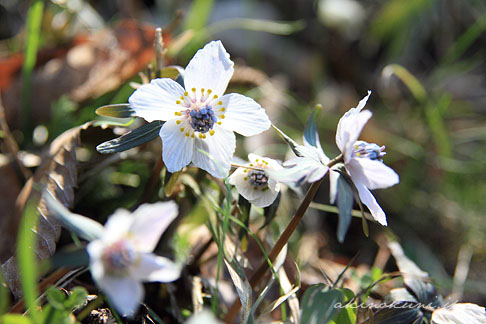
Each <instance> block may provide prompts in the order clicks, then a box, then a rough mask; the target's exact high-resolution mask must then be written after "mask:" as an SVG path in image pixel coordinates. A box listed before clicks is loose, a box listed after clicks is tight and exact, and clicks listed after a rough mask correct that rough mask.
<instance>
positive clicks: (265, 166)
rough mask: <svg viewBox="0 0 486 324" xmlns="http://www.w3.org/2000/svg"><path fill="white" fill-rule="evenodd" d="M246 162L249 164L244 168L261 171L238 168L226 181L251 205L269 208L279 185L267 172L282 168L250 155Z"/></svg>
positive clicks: (262, 158)
mask: <svg viewBox="0 0 486 324" xmlns="http://www.w3.org/2000/svg"><path fill="white" fill-rule="evenodd" d="M248 160H249V161H250V163H247V164H246V166H250V167H254V168H259V169H261V170H255V169H251V168H244V167H240V168H238V169H236V171H235V172H233V174H232V175H231V176H230V177H229V179H228V181H229V183H230V184H232V185H234V186H235V187H236V190H238V192H239V193H240V195H242V196H243V197H245V199H246V200H248V201H249V202H250V203H252V204H253V205H255V206H257V207H267V206H270V205H271V204H272V203H273V202H274V200H275V199H276V198H277V195H278V193H279V192H280V184H279V183H278V182H277V180H276V179H275V178H274V177H273V176H272V175H270V174H269V172H268V171H269V170H272V171H273V172H278V171H279V170H283V168H282V166H281V165H280V164H279V163H278V162H277V161H275V160H273V159H270V158H267V157H261V156H258V155H256V154H252V153H250V154H248Z"/></svg>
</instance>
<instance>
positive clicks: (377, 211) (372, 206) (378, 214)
mask: <svg viewBox="0 0 486 324" xmlns="http://www.w3.org/2000/svg"><path fill="white" fill-rule="evenodd" d="M353 180H354V179H353ZM354 185H355V186H356V189H358V193H359V199H360V200H361V202H362V203H363V204H365V205H366V206H367V207H368V209H369V210H370V212H371V215H372V216H373V218H374V219H375V220H376V221H377V222H378V223H380V224H381V225H383V226H386V225H387V222H386V215H385V212H384V211H383V209H381V207H380V205H378V203H377V202H376V199H375V197H373V194H372V193H371V192H370V191H369V190H368V189H367V188H366V187H365V185H364V184H361V183H359V182H356V181H354Z"/></svg>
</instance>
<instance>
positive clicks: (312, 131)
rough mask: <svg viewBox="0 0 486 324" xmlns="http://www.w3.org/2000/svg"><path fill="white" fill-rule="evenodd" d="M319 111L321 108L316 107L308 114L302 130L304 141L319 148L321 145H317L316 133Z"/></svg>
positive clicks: (317, 135) (319, 106) (317, 137)
mask: <svg viewBox="0 0 486 324" xmlns="http://www.w3.org/2000/svg"><path fill="white" fill-rule="evenodd" d="M321 110H322V106H321V105H316V107H315V108H314V110H313V111H312V113H311V114H310V116H309V119H308V120H307V124H306V125H305V129H304V141H306V142H307V143H309V144H310V145H312V146H314V147H320V146H321V144H320V143H319V132H318V131H317V119H318V117H319V113H320V112H321Z"/></svg>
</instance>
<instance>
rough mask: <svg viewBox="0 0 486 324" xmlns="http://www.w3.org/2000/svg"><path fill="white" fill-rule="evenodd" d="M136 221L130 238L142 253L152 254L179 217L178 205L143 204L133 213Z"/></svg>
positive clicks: (164, 203)
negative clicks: (163, 234) (161, 237)
mask: <svg viewBox="0 0 486 324" xmlns="http://www.w3.org/2000/svg"><path fill="white" fill-rule="evenodd" d="M133 217H135V220H134V222H133V224H132V226H131V227H130V234H131V235H130V238H133V240H134V241H135V242H136V246H137V250H138V251H140V252H152V251H153V250H154V249H155V246H156V245H157V243H158V242H159V239H160V236H161V235H162V233H163V232H164V231H165V230H166V229H167V227H168V226H169V225H170V223H171V222H172V221H173V220H174V218H176V217H177V205H176V203H175V202H173V201H167V202H158V203H155V204H143V205H141V206H140V207H138V208H137V210H135V211H134V212H133Z"/></svg>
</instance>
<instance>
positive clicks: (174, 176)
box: [164, 171, 182, 197]
mask: <svg viewBox="0 0 486 324" xmlns="http://www.w3.org/2000/svg"><path fill="white" fill-rule="evenodd" d="M181 173H182V171H178V172H174V173H170V172H167V175H166V177H165V179H166V180H168V181H167V183H166V184H165V187H164V191H165V196H166V197H170V196H172V193H173V192H174V189H175V185H176V184H177V180H179V176H180V175H181Z"/></svg>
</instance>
